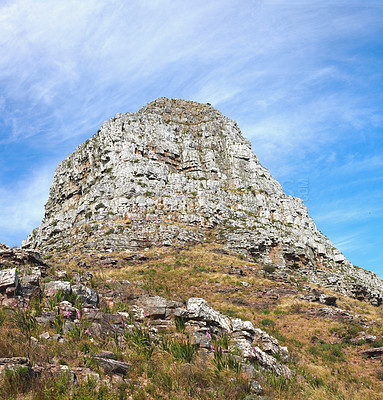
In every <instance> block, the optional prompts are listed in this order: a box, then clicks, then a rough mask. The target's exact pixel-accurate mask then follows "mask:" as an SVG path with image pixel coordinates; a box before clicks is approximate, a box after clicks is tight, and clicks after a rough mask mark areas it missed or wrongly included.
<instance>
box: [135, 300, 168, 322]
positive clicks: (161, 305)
mask: <svg viewBox="0 0 383 400" xmlns="http://www.w3.org/2000/svg"><path fill="white" fill-rule="evenodd" d="M139 305H140V306H141V308H142V309H143V310H144V313H145V315H146V316H147V317H150V318H166V317H168V316H169V315H170V309H168V307H167V301H166V299H164V298H163V297H160V296H153V297H149V296H144V297H141V298H140V299H139Z"/></svg>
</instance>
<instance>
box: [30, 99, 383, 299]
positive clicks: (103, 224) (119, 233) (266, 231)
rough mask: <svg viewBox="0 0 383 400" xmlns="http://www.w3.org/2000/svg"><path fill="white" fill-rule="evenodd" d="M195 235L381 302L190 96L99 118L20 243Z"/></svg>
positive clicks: (185, 239) (243, 144) (174, 241)
mask: <svg viewBox="0 0 383 400" xmlns="http://www.w3.org/2000/svg"><path fill="white" fill-rule="evenodd" d="M205 242H217V243H223V244H224V245H225V246H226V248H228V249H230V250H233V251H235V252H237V253H238V254H241V255H242V256H243V257H246V258H247V259H248V260H253V261H257V262H259V263H262V264H271V268H273V266H276V267H277V268H278V269H279V270H280V271H284V272H285V273H287V274H297V273H298V274H299V275H300V276H303V277H305V278H306V279H308V280H309V281H310V282H313V283H318V284H321V285H322V286H324V287H327V288H331V289H333V290H336V291H338V292H341V293H343V294H347V295H349V296H352V297H355V298H357V299H360V300H363V299H364V300H367V301H369V302H371V303H372V304H375V305H380V304H381V303H382V300H383V283H382V281H381V280H380V279H379V277H378V276H377V275H376V274H374V273H372V272H369V271H366V270H364V269H361V268H358V267H356V266H353V265H352V264H351V263H350V262H349V261H348V260H347V259H346V258H345V257H344V256H343V254H342V253H341V252H340V251H339V250H338V249H336V248H335V247H334V245H333V244H332V243H331V241H330V240H329V239H328V238H326V237H325V236H324V235H323V234H322V233H321V232H320V231H319V230H318V229H317V228H316V226H315V223H314V221H313V220H312V219H311V218H310V217H309V215H308V212H307V208H306V207H305V206H304V204H303V202H302V200H300V199H298V198H295V197H291V196H287V195H286V194H285V193H284V192H283V190H282V188H281V186H280V184H279V183H278V182H277V181H276V180H275V179H273V177H272V176H271V175H270V173H269V171H268V170H267V169H266V168H264V167H263V166H262V165H261V164H260V162H259V160H258V158H257V156H256V155H255V154H254V153H253V152H252V150H251V145H250V142H249V141H248V140H247V139H245V138H244V137H243V136H242V134H241V131H240V129H239V128H238V126H237V124H236V123H235V121H232V120H230V119H229V118H227V117H225V116H224V115H222V114H221V113H220V112H219V111H218V110H217V109H215V108H214V107H212V106H211V105H210V104H201V103H196V102H192V101H185V100H179V99H167V98H159V99H157V100H155V101H153V102H151V103H149V104H147V105H146V106H144V107H143V108H141V109H140V110H139V111H138V112H136V113H126V114H117V115H116V116H115V117H114V118H112V119H111V120H110V121H107V122H105V123H104V124H103V125H102V126H101V128H100V130H99V131H98V132H97V133H96V134H95V135H94V136H93V137H92V138H91V139H89V140H87V141H86V142H85V143H83V144H82V145H80V146H79V147H78V148H77V149H76V150H75V151H74V152H73V153H72V154H71V155H69V156H68V157H67V158H66V159H65V160H63V161H62V162H61V163H60V164H59V166H58V168H57V170H56V172H55V175H54V179H53V183H52V186H51V189H50V194H49V199H48V201H47V203H46V206H45V217H44V219H43V221H42V224H41V225H40V227H38V228H37V229H35V230H34V231H33V232H32V233H31V235H29V236H28V238H27V239H26V240H25V241H24V242H23V244H22V247H24V248H29V249H34V250H39V251H40V252H42V253H43V254H48V253H50V252H52V251H57V250H59V249H67V250H68V252H69V253H70V252H75V251H76V250H78V249H81V250H82V251H85V252H88V253H97V252H99V251H115V250H120V251H129V250H130V251H139V250H142V249H145V248H152V247H161V246H179V247H183V246H188V245H192V244H199V243H205Z"/></svg>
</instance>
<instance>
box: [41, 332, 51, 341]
mask: <svg viewBox="0 0 383 400" xmlns="http://www.w3.org/2000/svg"><path fill="white" fill-rule="evenodd" d="M50 337H51V335H50V334H49V332H44V333H42V334H41V335H39V338H40V339H44V340H48V339H50Z"/></svg>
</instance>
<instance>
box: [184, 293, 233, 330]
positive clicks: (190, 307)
mask: <svg viewBox="0 0 383 400" xmlns="http://www.w3.org/2000/svg"><path fill="white" fill-rule="evenodd" d="M186 310H187V313H188V314H187V315H188V318H189V319H193V320H201V321H204V322H206V323H207V324H208V326H212V327H216V328H218V329H219V330H221V331H225V332H231V331H232V324H231V320H230V318H229V317H227V316H226V315H223V314H221V313H220V312H218V311H216V310H214V309H213V308H211V307H209V306H208V304H207V301H206V300H204V299H201V298H195V297H192V298H190V299H189V300H188V301H187V303H186Z"/></svg>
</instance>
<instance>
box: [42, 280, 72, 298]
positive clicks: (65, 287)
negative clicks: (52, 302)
mask: <svg viewBox="0 0 383 400" xmlns="http://www.w3.org/2000/svg"><path fill="white" fill-rule="evenodd" d="M59 290H62V291H63V292H65V293H72V288H71V285H70V282H67V281H51V282H47V283H46V284H45V287H44V292H45V294H46V295H47V296H48V297H51V296H54V295H55V293H56V292H58V291H59Z"/></svg>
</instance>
